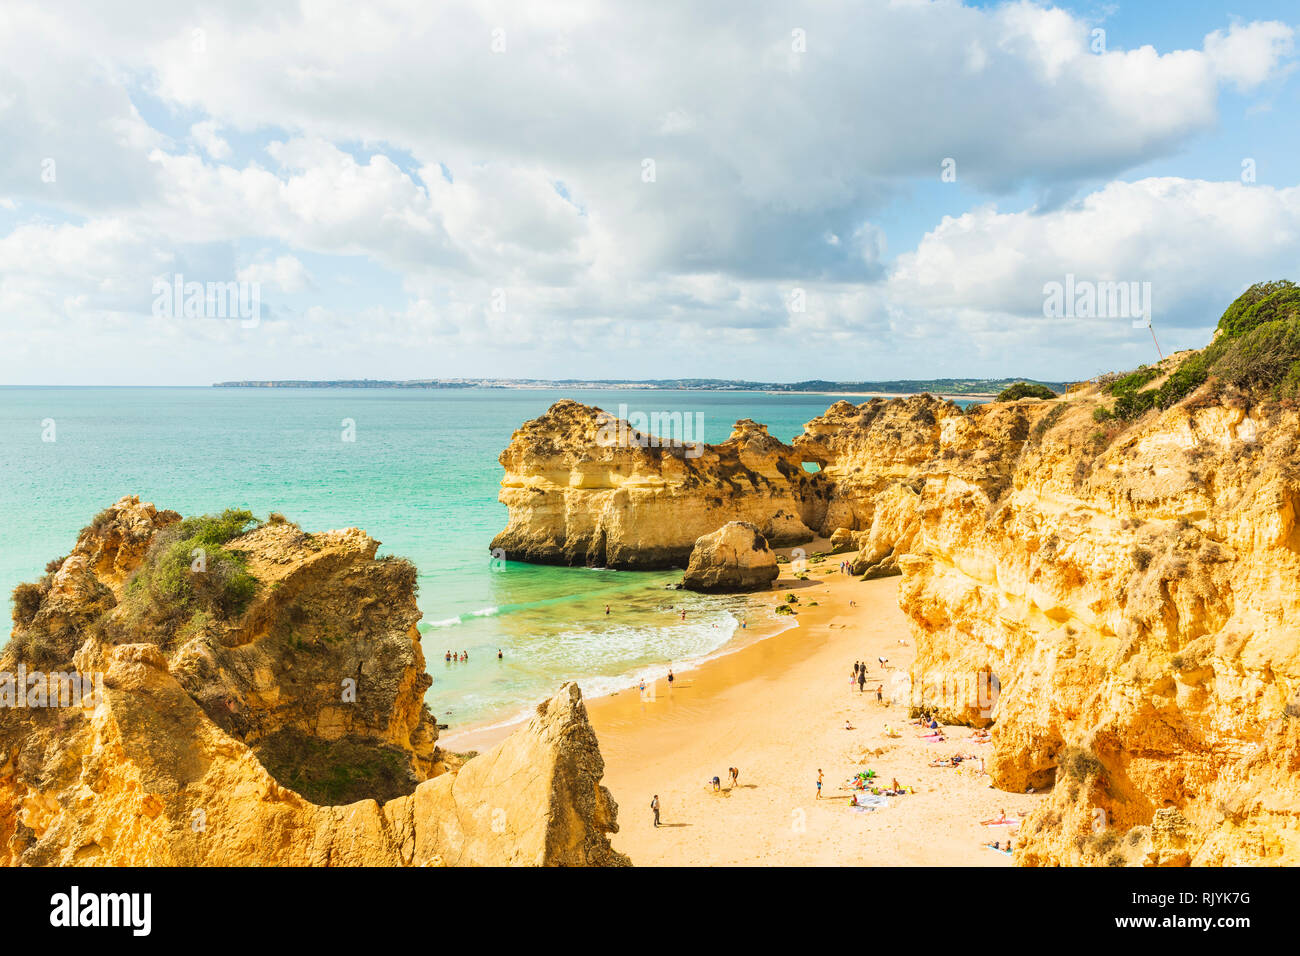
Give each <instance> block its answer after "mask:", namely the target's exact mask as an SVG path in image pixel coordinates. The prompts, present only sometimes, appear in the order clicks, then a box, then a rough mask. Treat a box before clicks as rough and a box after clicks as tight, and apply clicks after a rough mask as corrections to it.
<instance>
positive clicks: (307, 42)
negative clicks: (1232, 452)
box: [0, 0, 1300, 384]
mask: <svg viewBox="0 0 1300 956" xmlns="http://www.w3.org/2000/svg"><path fill="white" fill-rule="evenodd" d="M1296 20H1300V17H1296V15H1295V12H1294V9H1293V8H1290V5H1288V4H1284V3H1243V4H1234V5H1233V6H1230V7H1225V6H1220V5H1216V4H1212V3H1207V2H1185V3H1115V4H1096V3H1091V4H1076V5H1064V6H1052V5H1047V4H1038V3H1028V2H1018V3H1011V4H993V3H966V4H961V3H957V2H947V0H934V2H925V0H916V2H911V0H899V2H884V0H881V2H847V0H846V2H823V3H808V4H789V3H784V4H777V3H763V2H758V3H743V4H742V3H734V4H716V5H709V6H708V7H707V8H700V7H699V5H698V4H690V3H685V2H682V3H667V4H663V5H656V6H655V8H654V9H650V8H646V9H636V8H634V9H628V8H626V6H621V5H616V4H611V3H601V2H590V0H582V2H580V0H574V2H572V3H568V4H561V5H548V6H547V8H546V9H541V8H539V7H537V6H536V5H528V4H504V5H503V4H487V3H484V4H478V3H467V4H464V5H458V6H457V7H456V8H453V9H446V8H442V9H439V10H430V9H427V5H425V4H418V3H414V2H412V3H410V4H406V3H404V2H399V0H393V2H391V3H386V4H383V5H382V6H373V7H367V8H361V7H358V6H357V5H355V4H348V3H343V2H332V0H331V2H321V3H315V4H311V5H303V6H292V5H291V6H287V7H284V8H283V9H281V10H279V11H278V12H277V13H276V14H275V15H270V14H267V13H266V12H265V11H264V10H263V9H262V8H261V7H260V5H257V4H254V3H252V2H246V0H231V2H228V3H224V4H215V5H214V4H198V3H194V4H191V3H184V2H182V3H179V4H177V3H162V2H155V0H140V2H136V3H132V4H126V5H124V6H123V7H122V8H121V9H120V10H115V12H114V14H113V16H112V17H108V16H106V15H105V14H104V13H103V12H102V11H100V10H98V9H97V8H96V6H95V5H93V4H89V3H87V4H84V5H82V4H76V3H73V4H70V5H68V6H67V7H64V8H61V10H60V12H59V13H58V14H56V13H54V12H52V11H50V10H48V9H46V8H45V7H44V6H43V5H41V4H38V3H27V2H25V0H17V2H14V3H12V4H7V5H6V6H5V8H4V10H3V12H0V130H3V133H4V135H3V137H0V143H3V146H0V331H2V332H3V336H4V341H5V344H6V348H5V349H4V350H3V352H2V353H0V383H4V384H208V383H209V382H211V381H216V380H223V379H232V378H354V377H355V378H361V377H369V378H424V377H454V376H473V377H478V376H497V377H528V378H592V379H610V378H627V379H635V378H664V377H677V376H691V377H696V376H699V377H713V378H749V379H769V380H797V379H806V378H832V379H845V380H860V379H871V378H898V377H915V378H929V377H936V376H948V375H970V376H1003V375H1027V376H1035V377H1041V378H1046V379H1070V378H1082V377H1086V376H1089V375H1092V374H1095V373H1096V372H1098V371H1101V370H1105V369H1110V368H1124V367H1131V366H1133V365H1136V364H1138V363H1140V362H1144V361H1149V360H1150V359H1151V358H1153V357H1154V355H1153V347H1152V344H1151V339H1150V335H1149V334H1148V333H1147V332H1146V331H1145V329H1138V328H1134V326H1133V323H1132V321H1130V320H1129V318H1128V317H1126V316H1120V317H1116V316H1076V317H1072V318H1070V319H1063V318H1051V317H1048V316H1046V315H1045V314H1044V310H1043V300H1044V285H1045V283H1049V282H1052V281H1057V280H1059V279H1062V278H1063V277H1064V276H1065V275H1067V274H1069V275H1071V276H1074V277H1076V278H1077V279H1079V280H1080V281H1083V282H1109V281H1123V282H1135V283H1139V284H1141V283H1150V287H1151V288H1152V290H1153V291H1152V301H1153V303H1154V307H1153V310H1152V311H1153V315H1152V318H1153V322H1154V324H1155V327H1156V330H1157V333H1158V334H1159V336H1160V338H1161V343H1162V345H1164V346H1165V347H1166V349H1173V348H1185V347H1196V346H1199V345H1201V344H1203V343H1204V342H1205V341H1206V339H1207V338H1208V335H1209V333H1210V330H1211V329H1212V327H1213V324H1214V322H1215V321H1216V320H1217V317H1218V315H1219V313H1220V312H1221V311H1222V309H1223V307H1224V306H1225V305H1226V304H1227V302H1228V301H1230V300H1231V298H1232V297H1233V296H1234V295H1235V294H1236V293H1237V292H1238V291H1240V289H1241V288H1243V287H1244V286H1245V285H1247V284H1249V283H1250V282H1253V281H1258V280H1263V279H1271V278H1278V277H1282V276H1290V277H1295V276H1296V273H1297V272H1300V269H1298V268H1297V266H1300V247H1298V245H1297V242H1298V237H1300V186H1298V184H1300V148H1298V147H1300V123H1298V122H1297V118H1300V109H1298V106H1300V102H1298V101H1297V97H1300V81H1298V80H1297V78H1296V76H1295V66H1296V51H1295V38H1294V30H1295V27H1296V23H1295V22H1294V21H1296ZM1097 30H1103V31H1104V43H1103V44H1102V45H1101V46H1099V45H1098V34H1096V33H1095V31H1097ZM945 160H951V161H952V164H953V166H952V168H953V169H954V170H955V178H953V177H949V179H951V180H952V181H946V180H945V179H944V178H943V177H942V176H941V171H942V169H943V167H944V161H945ZM1243 163H1246V164H1247V165H1248V166H1249V168H1250V170H1251V171H1252V174H1253V175H1252V176H1249V177H1246V179H1245V180H1243V174H1242V173H1243ZM647 164H649V165H647ZM651 168H652V169H653V175H649V174H648V172H647V170H648V169H651ZM178 275H181V276H183V277H184V280H185V281H190V282H196V281H197V282H200V283H214V284H224V283H231V282H234V283H242V284H243V287H244V288H245V289H246V290H247V289H250V288H251V289H255V290H256V301H257V303H258V315H257V319H256V321H255V322H248V321H243V322H241V321H233V320H232V319H231V318H230V317H228V316H224V315H219V314H210V313H211V310H210V309H209V311H208V312H205V313H203V314H199V315H191V316H184V315H182V316H173V315H167V314H157V313H158V310H157V308H156V307H155V306H156V299H157V296H156V294H155V290H156V289H157V288H158V286H157V283H158V282H160V281H164V282H171V281H174V280H176V277H177V276H178ZM141 355H150V356H159V357H163V356H165V360H160V361H156V362H141V361H140V360H139V356H141Z"/></svg>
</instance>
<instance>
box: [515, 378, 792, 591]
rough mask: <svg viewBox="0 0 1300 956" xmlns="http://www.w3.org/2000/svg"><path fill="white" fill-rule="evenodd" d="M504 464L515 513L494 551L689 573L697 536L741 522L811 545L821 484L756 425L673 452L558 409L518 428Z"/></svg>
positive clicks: (652, 439)
mask: <svg viewBox="0 0 1300 956" xmlns="http://www.w3.org/2000/svg"><path fill="white" fill-rule="evenodd" d="M500 460H501V464H502V465H503V466H504V468H505V472H506V473H505V477H504V479H503V480H502V482H501V495H500V498H501V501H502V503H504V504H505V505H507V506H508V507H509V509H510V517H509V524H508V525H507V526H506V529H505V530H504V531H502V532H501V533H500V534H498V535H497V536H496V538H495V539H493V541H492V548H493V549H494V550H499V551H500V552H503V553H504V555H505V557H506V558H507V559H509V560H518V561H530V562H534V563H538V564H567V565H595V566H605V567H616V568H628V569H635V568H641V569H649V568H668V567H685V566H686V564H687V562H688V560H689V559H690V555H691V549H692V548H693V547H694V545H695V542H696V540H697V539H698V538H700V537H702V536H704V535H706V534H711V533H712V532H714V531H716V530H718V529H719V528H720V527H722V526H723V525H724V524H726V523H727V522H728V521H733V520H735V521H748V522H750V523H751V524H753V525H755V526H756V527H757V528H758V529H759V531H760V532H761V533H762V535H763V536H764V537H765V538H767V540H768V541H769V542H770V543H771V544H772V545H774V546H778V547H779V546H782V545H792V544H801V543H803V542H805V541H809V540H811V539H812V537H813V532H812V530H811V529H810V527H809V526H808V524H807V523H806V521H805V518H810V519H811V518H813V517H814V515H815V512H816V507H815V501H816V500H817V490H816V489H817V485H816V483H815V481H814V476H812V475H808V474H806V473H805V472H804V470H803V468H802V467H801V465H800V463H799V461H798V459H797V458H796V456H795V452H794V450H793V449H792V448H791V447H790V446H788V445H785V444H783V443H782V442H780V441H778V440H777V439H775V438H773V437H772V436H770V435H769V434H768V433H767V427H766V426H764V425H758V424H756V423H754V422H751V421H748V420H745V421H740V422H737V423H736V427H735V430H734V431H733V432H732V434H731V437H730V438H729V439H728V440H727V441H726V442H723V443H722V444H720V445H703V444H701V445H682V444H672V443H671V442H667V443H666V442H663V441H661V440H660V436H653V435H649V434H647V433H644V432H637V431H636V430H635V429H632V428H631V427H630V426H629V425H628V423H627V422H625V421H621V420H619V419H616V418H613V417H612V416H608V415H606V414H605V413H604V412H602V411H601V410H600V409H596V408H589V407H587V406H585V405H581V404H579V403H577V402H572V401H562V402H557V403H556V404H555V405H553V406H552V407H551V408H550V409H549V410H548V411H547V413H546V414H545V415H543V416H542V417H541V418H538V419H534V420H533V421H530V422H527V423H525V424H524V425H523V426H522V427H521V428H520V429H519V430H518V431H516V432H515V434H514V436H513V438H512V439H511V442H510V446H509V447H508V448H507V449H506V450H505V451H504V452H502V454H501V459H500Z"/></svg>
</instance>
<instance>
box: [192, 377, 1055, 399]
mask: <svg viewBox="0 0 1300 956" xmlns="http://www.w3.org/2000/svg"><path fill="white" fill-rule="evenodd" d="M1016 382H1030V383H1034V384H1039V385H1046V386H1047V387H1048V388H1050V389H1052V390H1053V391H1055V392H1063V391H1065V389H1066V387H1067V386H1068V385H1070V384H1071V383H1069V382H1044V381H1041V380H1039V379H1032V378H996V379H988V378H936V379H899V380H894V381H880V382H828V381H821V380H815V381H805V382H748V381H733V380H728V379H693V378H684V379H646V380H642V381H616V380H609V379H599V380H592V381H587V380H583V379H554V380H546V379H514V378H477V379H471V378H433V379H404V380H397V379H394V380H386V379H331V380H320V381H309V380H305V379H281V380H265V381H256V380H244V381H236V382H216V383H214V384H213V386H212V387H213V388H426V389H466V388H499V389H555V388H574V389H590V390H601V389H609V390H614V389H644V390H657V391H691V392H701V391H704V392H709V391H711V392H765V393H767V394H772V395H790V394H800V395H853V396H881V397H892V396H897V395H917V394H920V393H921V392H930V393H931V394H937V395H942V396H944V397H945V398H946V397H959V398H993V397H994V396H995V395H997V394H998V392H1000V391H1002V390H1003V389H1004V388H1007V387H1009V386H1011V385H1014V384H1015V383H1016Z"/></svg>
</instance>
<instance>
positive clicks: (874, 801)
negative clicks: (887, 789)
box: [849, 793, 889, 810]
mask: <svg viewBox="0 0 1300 956" xmlns="http://www.w3.org/2000/svg"><path fill="white" fill-rule="evenodd" d="M888 806H889V801H888V800H886V799H885V798H884V797H878V796H876V795H874V794H870V793H868V794H859V796H858V804H857V806H854V805H853V804H849V809H850V810H876V809H879V808H881V807H888Z"/></svg>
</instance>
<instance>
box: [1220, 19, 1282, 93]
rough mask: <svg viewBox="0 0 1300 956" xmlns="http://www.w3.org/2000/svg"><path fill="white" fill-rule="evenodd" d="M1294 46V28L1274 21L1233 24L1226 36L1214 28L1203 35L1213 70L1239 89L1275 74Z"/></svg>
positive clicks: (1258, 83)
mask: <svg viewBox="0 0 1300 956" xmlns="http://www.w3.org/2000/svg"><path fill="white" fill-rule="evenodd" d="M1294 49H1295V31H1294V30H1292V28H1291V27H1289V26H1287V25H1286V24H1285V23H1279V22H1278V21H1276V20H1270V21H1257V22H1254V23H1233V24H1232V25H1231V26H1230V27H1229V28H1228V33H1227V35H1226V36H1225V35H1224V33H1223V31H1222V30H1215V31H1214V32H1213V33H1211V34H1209V35H1208V36H1207V37H1206V38H1205V53H1206V55H1207V56H1208V57H1209V58H1210V62H1211V63H1213V64H1214V70H1215V73H1217V74H1218V75H1219V77H1221V78H1222V79H1224V80H1227V81H1229V82H1231V83H1232V84H1233V85H1234V86H1236V88H1237V89H1239V90H1250V89H1253V88H1254V87H1257V86H1259V85H1260V84H1261V83H1263V82H1264V81H1265V80H1267V79H1269V78H1270V77H1271V76H1274V75H1275V74H1277V73H1278V71H1279V69H1280V68H1281V62H1282V60H1283V59H1285V58H1287V57H1289V56H1290V55H1291V53H1292V52H1293V51H1294ZM1285 69H1287V70H1289V69H1290V66H1287V67H1285Z"/></svg>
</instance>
